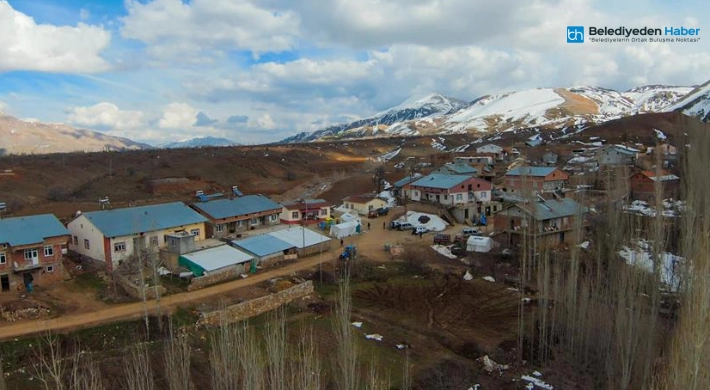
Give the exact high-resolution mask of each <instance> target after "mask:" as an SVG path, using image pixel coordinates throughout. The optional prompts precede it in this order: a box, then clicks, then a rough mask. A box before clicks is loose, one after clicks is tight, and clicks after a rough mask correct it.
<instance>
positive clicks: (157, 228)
mask: <svg viewBox="0 0 710 390" xmlns="http://www.w3.org/2000/svg"><path fill="white" fill-rule="evenodd" d="M206 222H207V219H206V218H205V217H203V216H202V215H201V214H200V213H198V212H197V211H195V210H193V209H191V208H190V207H188V206H187V205H185V204H184V203H182V202H173V203H163V204H155V205H149V206H140V207H129V208H123V209H109V210H101V211H91V212H86V213H82V214H80V215H79V216H77V217H76V218H74V220H72V221H71V222H69V224H68V228H69V232H70V233H71V235H72V239H71V241H70V243H69V249H70V250H72V251H74V252H76V253H78V254H80V255H82V256H86V257H89V258H92V259H94V260H97V261H100V262H103V263H105V264H106V269H107V271H108V272H112V271H113V270H114V269H115V268H116V267H117V266H118V265H119V264H121V262H123V261H124V260H127V259H128V258H129V257H131V256H134V255H138V254H142V253H145V252H154V251H157V250H158V249H159V248H163V247H165V246H166V245H167V244H168V242H167V241H168V235H170V234H173V233H180V232H187V233H189V234H191V235H193V236H195V239H196V240H198V241H199V240H204V239H205V223H206Z"/></svg>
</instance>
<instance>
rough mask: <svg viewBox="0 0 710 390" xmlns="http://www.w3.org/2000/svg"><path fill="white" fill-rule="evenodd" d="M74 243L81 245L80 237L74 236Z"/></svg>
mask: <svg viewBox="0 0 710 390" xmlns="http://www.w3.org/2000/svg"><path fill="white" fill-rule="evenodd" d="M74 245H79V237H77V236H74Z"/></svg>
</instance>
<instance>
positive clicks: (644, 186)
mask: <svg viewBox="0 0 710 390" xmlns="http://www.w3.org/2000/svg"><path fill="white" fill-rule="evenodd" d="M657 183H660V187H659V189H660V191H661V195H662V199H667V198H674V199H677V198H678V195H679V192H680V178H679V177H678V176H676V175H674V174H672V173H670V172H668V171H665V170H662V171H660V172H658V173H657V172H656V171H641V172H637V173H634V174H633V175H631V178H630V179H629V184H630V188H631V199H634V200H645V201H649V200H653V199H654V198H655V192H656V185H657Z"/></svg>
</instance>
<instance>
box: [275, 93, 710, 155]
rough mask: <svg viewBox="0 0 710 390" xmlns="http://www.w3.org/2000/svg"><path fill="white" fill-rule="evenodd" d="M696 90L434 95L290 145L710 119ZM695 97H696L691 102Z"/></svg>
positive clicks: (295, 139) (293, 139)
mask: <svg viewBox="0 0 710 390" xmlns="http://www.w3.org/2000/svg"><path fill="white" fill-rule="evenodd" d="M705 87H706V88H705V89H703V87H701V88H699V89H697V90H694V89H693V88H692V87H678V86H666V85H645V86H640V87H636V88H633V89H630V90H628V91H615V90H612V89H607V88H599V87H591V86H577V87H569V88H537V89H530V90H523V91H513V92H508V93H502V94H495V95H486V96H482V97H479V98H477V99H475V100H473V101H471V102H470V103H465V102H464V101H463V100H461V99H456V98H449V97H444V96H442V95H439V94H432V95H429V96H427V97H425V98H422V99H409V100H407V101H406V102H404V103H402V104H400V105H398V106H395V107H392V108H390V109H387V110H384V111H382V112H380V113H377V114H375V115H373V116H372V117H368V118H364V119H360V120H358V121H354V122H351V123H346V124H341V125H337V126H330V127H328V128H326V129H323V130H319V131H316V132H313V133H301V134H298V135H296V136H293V137H290V138H287V139H285V140H283V142H284V143H293V142H310V141H316V140H319V141H327V140H331V139H353V138H364V137H391V136H416V135H441V134H456V133H474V134H480V135H483V134H488V133H501V132H506V131H517V130H518V129H529V128H539V129H548V130H552V129H564V128H583V127H589V126H594V125H598V124H602V123H605V122H607V121H610V120H615V119H619V118H623V117H628V116H631V115H636V114H639V113H654V112H666V111H673V110H674V109H673V108H672V107H676V106H677V107H680V106H679V104H680V102H681V101H682V102H684V103H683V105H682V107H683V108H684V110H685V111H683V112H684V113H686V114H688V115H691V116H703V115H704V116H707V112H708V110H707V108H703V107H704V106H703V102H705V104H707V100H708V99H707V96H706V94H707V84H706V85H705ZM691 95H692V96H691Z"/></svg>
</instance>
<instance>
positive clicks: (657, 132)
mask: <svg viewBox="0 0 710 390" xmlns="http://www.w3.org/2000/svg"><path fill="white" fill-rule="evenodd" d="M653 131H655V132H656V137H657V138H658V139H660V140H666V139H668V137H667V136H666V135H665V134H663V132H662V131H661V130H658V129H653Z"/></svg>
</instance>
